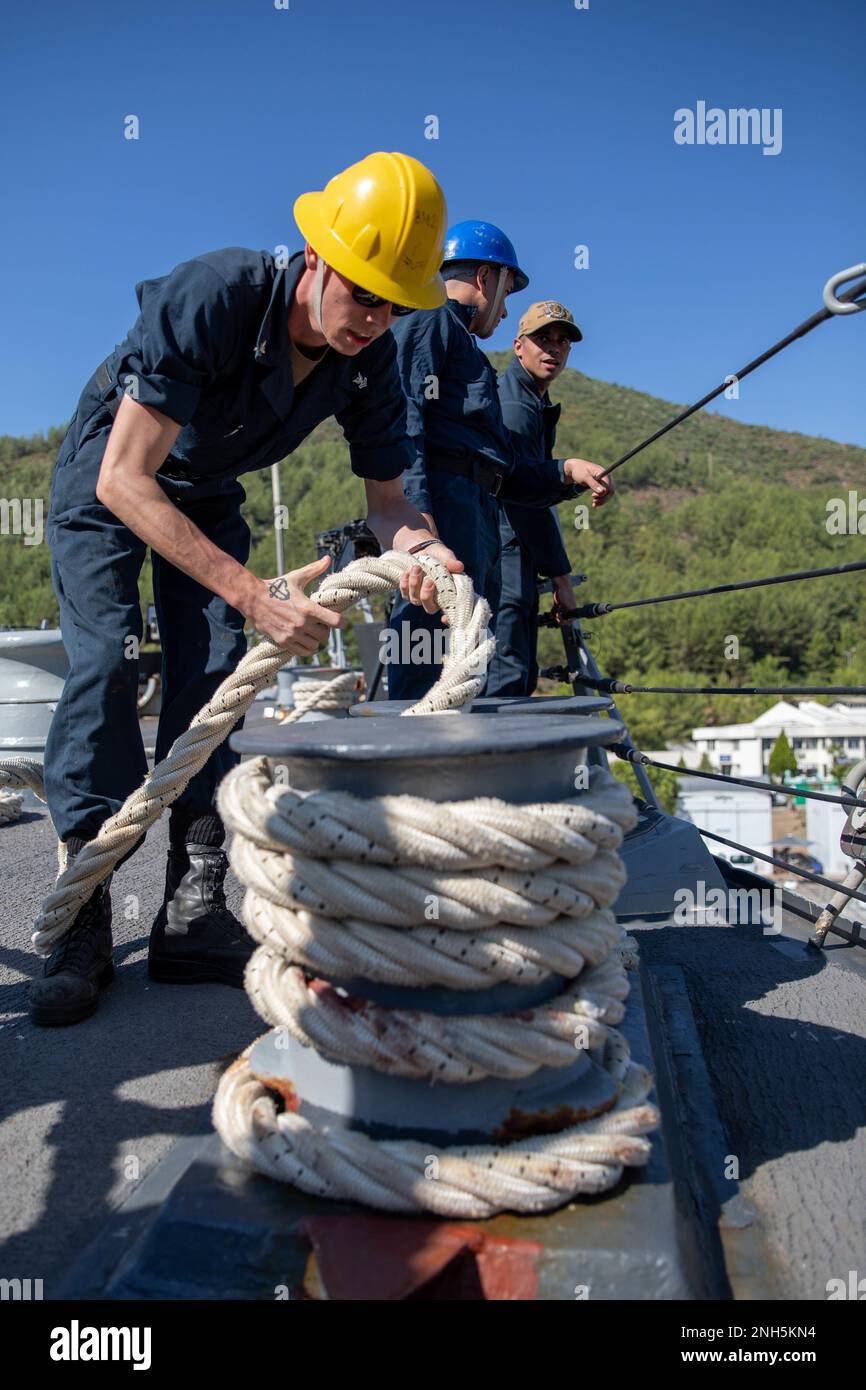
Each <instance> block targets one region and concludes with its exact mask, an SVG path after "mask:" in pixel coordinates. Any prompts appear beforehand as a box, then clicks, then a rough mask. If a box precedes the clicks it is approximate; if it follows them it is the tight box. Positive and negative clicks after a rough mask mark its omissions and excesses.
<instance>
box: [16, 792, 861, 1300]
mask: <svg viewBox="0 0 866 1390" xmlns="http://www.w3.org/2000/svg"><path fill="white" fill-rule="evenodd" d="M26 806H27V814H26V816H25V818H24V819H23V820H21V821H19V822H18V823H16V824H13V825H10V826H5V827H2V828H0V882H2V885H3V899H2V909H0V1066H2V1075H3V1087H2V1108H0V1173H2V1176H3V1182H2V1183H0V1236H2V1237H3V1238H4V1242H5V1243H4V1244H3V1246H2V1248H0V1277H6V1278H15V1277H18V1278H22V1279H23V1278H31V1279H40V1278H41V1279H43V1280H44V1282H45V1294H46V1296H49V1297H50V1296H51V1293H52V1289H53V1288H55V1287H57V1285H58V1283H59V1282H60V1280H61V1278H62V1276H63V1274H64V1272H65V1271H66V1270H67V1269H68V1268H69V1266H70V1265H71V1264H72V1263H73V1262H74V1261H75V1260H76V1259H77V1257H78V1256H79V1255H80V1254H81V1252H82V1251H83V1249H84V1248H85V1247H86V1246H87V1245H88V1244H90V1242H91V1241H92V1240H93V1239H94V1237H95V1236H96V1235H97V1234H98V1232H99V1231H100V1229H101V1228H102V1226H103V1225H104V1224H105V1223H106V1221H107V1220H108V1217H109V1215H110V1213H111V1212H112V1211H114V1210H115V1209H116V1208H117V1207H118V1206H119V1205H120V1204H122V1203H123V1201H124V1200H125V1199H126V1198H127V1197H128V1196H129V1195H130V1194H131V1192H132V1191H133V1189H134V1188H135V1186H136V1185H137V1184H138V1183H140V1182H141V1181H143V1179H144V1178H145V1177H146V1176H147V1175H148V1174H152V1173H153V1172H154V1169H155V1167H156V1165H157V1164H158V1163H159V1162H160V1160H161V1159H162V1158H163V1157H164V1156H165V1155H166V1153H167V1152H168V1151H169V1149H170V1148H171V1146H172V1145H173V1144H174V1142H175V1141H176V1140H177V1139H178V1138H180V1137H183V1136H190V1135H196V1134H199V1135H204V1134H207V1133H209V1132H210V1128H211V1126H210V1115H209V1109H210V1101H211V1098H212V1096H213V1092H214V1089H215V1086H216V1082H217V1079H218V1076H219V1074H220V1071H221V1069H222V1067H223V1066H224V1065H225V1063H226V1062H227V1060H228V1059H230V1058H231V1057H233V1056H234V1055H236V1054H237V1052H239V1051H240V1050H241V1049H242V1048H243V1047H245V1046H246V1044H247V1043H248V1042H249V1041H250V1040H251V1039H252V1038H253V1037H254V1036H257V1035H258V1034H259V1033H261V1032H263V1031H264V1025H263V1024H262V1022H261V1020H259V1019H258V1018H257V1016H256V1015H255V1013H254V1012H253V1010H252V1008H251V1006H250V1004H249V1003H248V1002H247V999H246V997H245V995H244V994H243V993H242V992H241V991H236V990H231V989H227V988H224V987H220V986H215V985H214V986H211V985H202V986H194V987H177V986H170V985H154V984H151V983H150V981H149V980H148V978H147V973H146V963H145V958H146V949H147V938H148V932H149V929H150V923H151V921H152V919H153V916H154V914H155V913H156V910H157V908H158V906H159V903H160V901H161V896H162V883H163V866H164V861H165V850H166V847H167V829H166V824H165V822H163V823H162V824H161V825H159V826H157V827H155V828H154V829H153V830H151V831H150V832H149V834H148V838H147V841H146V844H145V845H144V847H143V848H142V849H141V850H140V851H139V852H138V854H137V855H136V856H135V857H134V858H133V859H132V860H131V861H130V862H129V863H128V864H127V865H125V866H124V867H123V868H122V869H121V870H120V872H119V873H118V874H117V875H116V876H115V880H114V884H113V888H112V899H113V903H114V913H115V945H116V953H115V955H116V963H117V965H118V967H119V969H118V977H117V980H116V981H115V983H114V985H113V986H112V987H111V989H110V990H109V991H108V992H107V994H106V995H105V996H104V997H103V1002H102V1003H101V1005H100V1008H99V1011H98V1013H97V1015H96V1016H95V1017H94V1018H92V1019H90V1020H88V1021H87V1022H85V1023H83V1024H80V1025H78V1026H76V1027H74V1028H64V1029H36V1028H33V1027H32V1026H31V1025H30V1023H29V1021H28V1019H27V1014H26V991H27V980H28V979H29V977H30V976H31V975H33V974H34V973H36V972H37V971H38V969H39V968H40V963H39V962H38V961H37V958H36V957H35V955H34V954H33V952H32V949H31V947H30V940H29V938H30V932H31V930H32V924H33V919H34V917H35V914H36V912H37V909H38V906H39V903H40V900H41V898H42V896H43V895H44V893H45V892H46V891H47V890H48V889H49V888H50V887H51V886H52V884H53V880H54V868H55V838H54V834H53V830H52V826H51V822H50V819H49V817H48V815H47V812H46V810H45V808H44V807H43V806H41V804H40V803H38V802H37V801H36V800H35V798H32V797H31V796H30V795H29V794H28V798H27V802H26ZM229 889H230V892H229V901H230V904H231V905H232V907H233V908H234V910H235V911H239V909H240V900H241V892H242V890H241V889H240V886H239V885H238V884H237V883H234V882H231V883H230V885H229ZM134 914H137V915H134ZM790 920H791V922H792V925H791V926H790V928H789V927H788V926H787V925H786V931H785V935H784V936H783V937H782V938H778V937H776V938H774V937H765V936H763V935H762V932H761V929H760V928H759V927H758V928H756V927H724V928H721V927H707V926H701V927H682V926H679V927H671V926H662V927H651V928H648V929H645V930H642V931H640V932H639V933H638V935H639V940H640V944H641V955H642V960H643V964H644V967H645V969H647V970H648V971H649V972H652V971H653V969H654V968H655V967H660V968H665V967H670V966H675V967H680V968H681V969H682V972H683V977H684V979H685V982H686V985H687V987H688V992H689V998H690V1002H691V1006H692V1010H693V1013H694V1016H695V1019H696V1022H697V1026H698V1031H699V1033H700V1036H701V1042H702V1044H703V1049H704V1058H705V1061H706V1065H707V1068H708V1070H709V1074H710V1078H711V1082H712V1086H713V1089H714V1092H715V1100H716V1106H717V1110H718V1114H719V1116H720V1118H721V1122H722V1125H723V1126H724V1128H725V1130H726V1135H727V1139H728V1141H729V1148H728V1152H729V1154H730V1155H733V1156H735V1157H736V1158H737V1160H738V1162H739V1178H740V1187H741V1192H742V1193H743V1195H744V1196H745V1197H746V1198H747V1199H748V1200H750V1201H751V1202H752V1204H753V1205H754V1206H755V1207H756V1208H757V1209H758V1212H759V1214H760V1226H761V1238H762V1240H763V1242H764V1245H765V1248H766V1252H767V1278H768V1281H769V1283H770V1285H771V1287H773V1288H774V1290H775V1292H776V1296H778V1297H781V1298H785V1299H823V1298H825V1297H826V1283H827V1280H828V1279H830V1278H838V1277H841V1278H845V1279H847V1275H848V1271H849V1270H859V1271H860V1274H861V1275H863V1274H866V1201H864V1200H863V1176H864V1172H866V1135H864V1116H866V1008H864V1004H866V951H864V950H863V949H862V948H858V947H848V946H846V945H845V944H844V943H840V942H839V941H838V938H835V939H834V938H833V937H831V938H829V941H830V943H831V944H830V949H829V950H828V951H827V952H826V953H825V954H824V955H818V954H816V953H813V952H809V951H807V949H806V947H805V944H804V943H805V940H806V938H807V936H808V929H807V927H806V926H805V924H804V925H803V926H798V925H794V924H793V922H794V919H790Z"/></svg>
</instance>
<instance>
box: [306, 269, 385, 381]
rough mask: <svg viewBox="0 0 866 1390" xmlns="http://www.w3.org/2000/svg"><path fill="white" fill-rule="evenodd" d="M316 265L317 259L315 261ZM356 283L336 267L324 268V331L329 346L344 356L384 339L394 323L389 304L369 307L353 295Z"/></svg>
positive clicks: (353, 354)
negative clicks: (341, 273) (378, 339)
mask: <svg viewBox="0 0 866 1390" xmlns="http://www.w3.org/2000/svg"><path fill="white" fill-rule="evenodd" d="M313 267H315V259H314V260H313ZM353 288H354V286H353V284H352V281H351V280H347V279H346V277H345V275H340V274H339V272H338V271H336V270H334V268H333V266H329V265H328V266H326V267H325V279H324V285H323V289H322V330H323V332H324V334H325V338H326V339H327V341H328V343H329V344H330V346H331V347H332V348H333V349H334V350H335V352H340V353H342V354H343V356H344V357H354V356H355V354H356V353H358V352H361V351H362V349H363V348H365V347H369V345H370V343H372V342H373V341H374V340H375V339H376V338H381V336H382V334H383V333H386V332H387V331H388V329H389V328H390V327H391V324H392V323H393V322H394V315H393V314H392V313H391V305H390V304H389V303H385V304H380V305H378V306H377V307H375V308H372V309H371V308H367V307H366V306H365V305H363V304H358V303H357V301H356V300H354V299H353V298H352V290H353Z"/></svg>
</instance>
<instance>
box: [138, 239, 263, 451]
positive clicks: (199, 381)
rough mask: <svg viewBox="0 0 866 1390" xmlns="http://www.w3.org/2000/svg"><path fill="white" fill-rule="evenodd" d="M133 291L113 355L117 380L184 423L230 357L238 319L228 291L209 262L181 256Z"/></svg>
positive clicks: (236, 336) (230, 359)
mask: <svg viewBox="0 0 866 1390" xmlns="http://www.w3.org/2000/svg"><path fill="white" fill-rule="evenodd" d="M135 292H136V295H137V296H138V302H139V305H140V306H141V314H140V316H139V319H138V321H137V323H136V325H135V327H134V328H133V330H132V332H131V333H130V335H129V337H128V339H127V340H126V342H125V343H124V344H123V345H122V347H121V349H120V354H119V356H118V357H117V359H116V375H117V379H118V384H119V385H120V386H121V387H123V389H124V390H125V391H126V392H127V394H128V395H131V396H132V397H133V398H134V399H135V400H137V401H139V402H140V403H141V404H142V405H150V406H153V407H154V409H156V410H159V411H161V412H162V413H163V414H164V415H167V416H168V417H169V418H170V419H172V420H174V421H175V422H176V423H177V424H178V425H181V426H184V425H187V424H189V422H190V420H191V419H192V417H193V415H194V414H195V410H196V407H197V405H198V403H199V399H200V397H201V394H202V392H203V391H204V390H205V389H206V388H207V387H209V386H210V385H212V384H213V382H214V381H215V379H216V377H217V376H218V374H219V373H220V372H221V371H223V370H225V369H226V368H227V367H228V366H229V364H230V363H231V361H232V358H233V356H234V352H235V347H236V344H237V341H238V337H239V322H238V319H237V315H236V313H235V311H234V309H233V305H232V299H231V291H230V289H229V287H228V285H227V284H226V282H225V281H224V280H223V278H222V276H220V275H219V274H218V273H217V272H216V271H215V270H213V269H212V268H211V266H209V265H206V264H205V263H204V262H202V261H184V262H183V263H182V264H181V265H178V266H176V267H175V268H174V270H173V271H171V273H170V274H169V275H165V276H162V277H161V278H160V279H158V280H144V281H142V282H141V283H140V284H139V285H136V289H135Z"/></svg>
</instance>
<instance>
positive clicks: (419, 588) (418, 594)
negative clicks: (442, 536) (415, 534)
mask: <svg viewBox="0 0 866 1390" xmlns="http://www.w3.org/2000/svg"><path fill="white" fill-rule="evenodd" d="M421 554H422V555H431V556H432V557H433V559H434V560H441V562H442V564H443V565H444V566H445V568H446V569H447V570H450V571H451V573H452V574H462V573H463V569H464V566H463V561H462V560H458V559H457V556H456V555H455V554H454V551H453V550H449V549H448V547H447V545H443V544H442V542H441V541H437V543H436V545H428V546H426V547H425V549H424V550H422V552H421ZM400 593H401V594H402V595H403V597H404V598H407V599H408V600H409V602H410V603H418V604H420V605H421V607H422V608H423V609H424V612H425V613H436V612H438V610H439V607H440V605H439V603H438V602H437V599H436V585H435V584H434V583H433V580H432V579H431V578H430V577H429V575H426V574H425V573H424V571H423V570H422V568H421V566H420V565H413V566H412V568H411V569H410V570H406V572H405V573H404V574H402V575H401V576H400ZM444 621H447V620H444Z"/></svg>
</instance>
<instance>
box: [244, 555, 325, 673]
mask: <svg viewBox="0 0 866 1390" xmlns="http://www.w3.org/2000/svg"><path fill="white" fill-rule="evenodd" d="M330 563H331V559H330V556H328V555H323V556H322V558H321V560H314V561H313V563H312V564H311V565H305V566H304V568H303V569H300V570H293V571H292V573H291V574H286V575H283V576H281V577H280V578H278V579H257V580H256V581H255V584H254V587H253V589H252V592H251V596H250V598H249V600H248V601H247V602H246V603H245V604H244V606H243V607H242V608H241V612H242V613H243V614H244V616H245V617H247V618H249V620H250V622H251V623H252V624H253V626H254V627H255V628H256V630H257V631H258V632H261V633H263V634H264V636H265V637H270V639H271V641H272V642H276V643H277V644H278V646H281V647H285V649H286V651H287V652H289V653H290V655H292V656H312V655H313V653H314V652H317V651H318V650H319V648H320V647H321V646H322V645H323V644H324V643H325V642H327V640H328V635H329V633H330V631H331V629H332V628H335V627H342V626H343V618H342V616H341V615H340V614H339V613H333V612H331V610H330V609H328V608H322V607H321V605H320V604H318V603H314V602H313V600H312V599H310V598H307V595H306V594H305V593H304V589H305V587H306V585H307V584H312V582H313V580H314V579H318V578H319V577H320V575H323V574H324V573H325V570H326V569H327V568H328V566H329V565H330ZM239 606H240V605H239Z"/></svg>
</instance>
